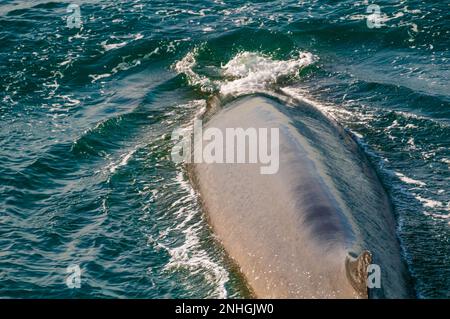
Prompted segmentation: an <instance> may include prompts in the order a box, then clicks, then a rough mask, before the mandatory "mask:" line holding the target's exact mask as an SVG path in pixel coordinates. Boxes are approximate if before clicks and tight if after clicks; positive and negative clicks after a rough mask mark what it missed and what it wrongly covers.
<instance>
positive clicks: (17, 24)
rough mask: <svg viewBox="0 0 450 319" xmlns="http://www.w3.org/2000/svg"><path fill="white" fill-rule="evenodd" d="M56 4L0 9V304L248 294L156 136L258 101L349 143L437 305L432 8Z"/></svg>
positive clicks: (440, 292)
mask: <svg viewBox="0 0 450 319" xmlns="http://www.w3.org/2000/svg"><path fill="white" fill-rule="evenodd" d="M69 4H70V3H69V2H61V1H52V2H49V1H46V0H43V1H38V0H31V1H18V0H2V1H0V43H1V47H0V123H1V124H0V297H25V298H43V297H49V298H55V297H57V298H60V297H83V298H85V297H102V298H115V297H126V298H189V297H196V298H213V297H220V298H233V297H248V296H249V291H248V289H247V288H246V285H245V284H244V282H243V280H242V278H241V276H240V275H239V274H238V272H237V271H236V268H235V266H234V265H233V263H232V262H231V261H230V260H229V258H228V257H227V256H226V254H225V252H224V251H223V249H222V248H221V246H220V244H219V243H218V242H217V240H216V239H215V237H214V236H213V234H212V233H211V230H210V229H209V227H208V224H207V222H206V218H205V216H204V212H203V211H202V209H201V206H200V201H199V199H198V196H197V194H196V193H195V191H194V190H193V189H192V187H191V185H190V183H189V180H188V178H187V175H186V172H185V170H184V168H183V167H182V166H181V165H177V164H174V163H173V162H172V161H171V159H170V150H171V147H172V143H171V140H170V137H171V133H172V131H173V130H174V129H176V128H178V127H181V126H185V125H188V124H189V123H190V122H191V121H192V120H193V118H194V117H195V116H196V114H199V112H202V110H204V108H205V107H206V104H207V100H208V98H210V97H212V96H227V97H234V96H239V95H243V94H249V93H258V92H277V93H278V94H284V95H286V96H293V97H302V98H305V99H308V100H310V101H311V102H312V103H314V104H315V105H316V106H317V107H318V108H320V109H321V110H322V111H324V112H326V113H328V114H329V115H330V116H332V117H334V118H335V119H336V120H337V121H338V122H339V123H340V124H341V125H343V126H344V127H345V128H346V129H348V130H349V131H350V132H352V133H353V134H355V136H357V137H358V140H359V143H360V145H361V147H362V148H363V149H364V150H365V151H366V153H367V154H368V156H369V158H370V160H371V162H372V163H373V165H374V167H375V168H376V169H377V172H378V173H379V175H380V177H381V179H382V181H383V184H384V186H385V187H386V189H387V191H388V193H389V195H390V197H391V198H392V202H393V204H394V208H395V214H396V216H395V217H396V220H397V223H398V227H397V234H398V237H399V239H400V242H401V245H402V249H403V254H404V258H405V260H406V262H407V264H408V267H409V270H410V272H411V275H412V278H413V283H414V287H415V290H416V294H417V296H418V297H421V298H435V297H444V298H445V297H447V298H448V297H450V239H449V238H450V236H449V235H450V198H449V189H450V187H449V177H450V173H449V165H450V151H449V146H450V128H449V126H450V90H449V88H450V85H449V78H450V64H449V59H450V53H449V47H450V19H449V18H450V14H449V8H450V7H449V6H448V3H446V2H445V1H437V0H434V1H412V0H403V1H381V0H380V1H376V4H377V5H378V6H379V7H378V8H379V9H380V13H379V14H378V13H377V12H376V11H373V10H372V8H371V7H369V4H371V3H368V2H367V1H324V0H314V1H253V2H245V1H237V0H235V1H227V0H224V1H220V0H215V1H206V0H203V1H170V0H169V1H151V0H148V1H145V0H142V1H139V0H135V1H118V0H114V1H111V0H108V1H106V0H105V1H95V0H90V1H73V4H78V5H79V9H80V11H79V12H80V20H78V19H77V17H78V16H74V15H76V13H77V10H76V6H75V9H73V8H74V6H72V7H71V8H72V9H70V10H69V11H67V9H68V7H69ZM374 12H375V13H374ZM374 15H375V16H374ZM368 16H369V18H368ZM78 22H80V24H77V23H78ZM71 265H78V266H79V267H80V269H81V287H80V288H79V289H69V288H68V286H67V285H66V277H67V275H68V274H67V273H66V271H67V267H69V266H71Z"/></svg>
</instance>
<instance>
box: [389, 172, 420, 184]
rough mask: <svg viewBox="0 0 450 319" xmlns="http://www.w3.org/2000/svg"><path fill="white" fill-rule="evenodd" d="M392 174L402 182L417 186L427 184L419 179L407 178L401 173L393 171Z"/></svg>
mask: <svg viewBox="0 0 450 319" xmlns="http://www.w3.org/2000/svg"><path fill="white" fill-rule="evenodd" d="M394 174H395V175H396V176H397V177H398V178H400V180H401V181H402V182H404V183H407V184H413V185H418V186H421V187H422V186H426V185H427V184H425V183H424V182H422V181H419V180H415V179H412V178H409V177H408V176H405V175H403V174H402V173H399V172H394Z"/></svg>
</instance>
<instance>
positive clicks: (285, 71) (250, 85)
mask: <svg viewBox="0 0 450 319" xmlns="http://www.w3.org/2000/svg"><path fill="white" fill-rule="evenodd" d="M197 54H198V49H194V50H193V51H191V52H189V53H188V54H187V55H186V56H185V57H184V58H183V59H181V60H180V61H178V62H177V63H176V64H175V65H174V69H175V71H176V72H177V73H179V74H184V75H185V76H186V77H187V80H188V83H189V84H190V85H192V86H197V87H199V88H200V89H201V90H202V91H204V92H210V93H212V92H218V93H220V94H222V95H241V94H247V93H255V92H263V91H266V90H268V89H270V87H271V86H273V85H274V84H276V83H277V82H279V81H280V80H281V79H283V78H288V77H295V76H297V75H298V72H299V71H300V70H301V69H302V68H304V67H306V66H308V65H311V64H313V63H314V62H315V61H317V60H318V58H317V57H316V56H314V55H313V54H311V53H309V52H299V54H298V57H296V58H292V59H289V60H275V59H273V58H272V57H269V56H265V55H262V54H260V53H256V52H247V51H245V52H240V53H238V54H237V55H235V56H234V57H233V58H232V59H231V60H230V61H229V62H228V63H226V64H225V65H223V66H222V67H221V68H220V70H218V73H219V74H221V75H222V79H221V80H211V79H209V78H208V77H206V76H203V75H200V74H198V73H196V72H195V71H194V67H195V66H196V64H197V61H196V56H197Z"/></svg>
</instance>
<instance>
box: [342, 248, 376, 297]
mask: <svg viewBox="0 0 450 319" xmlns="http://www.w3.org/2000/svg"><path fill="white" fill-rule="evenodd" d="M371 263H372V254H371V253H370V251H368V250H364V251H363V252H362V253H361V254H360V255H359V256H358V257H357V258H354V257H352V256H347V258H346V259H345V271H346V273H347V278H348V280H349V281H350V283H351V285H352V286H353V288H355V290H356V291H357V292H358V293H359V294H360V295H361V297H363V298H367V297H368V291H367V267H368V266H369V265H370V264H371Z"/></svg>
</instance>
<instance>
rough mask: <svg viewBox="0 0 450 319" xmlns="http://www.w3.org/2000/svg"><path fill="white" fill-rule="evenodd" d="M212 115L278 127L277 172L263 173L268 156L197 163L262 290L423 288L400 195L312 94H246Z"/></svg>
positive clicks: (204, 199)
mask: <svg viewBox="0 0 450 319" xmlns="http://www.w3.org/2000/svg"><path fill="white" fill-rule="evenodd" d="M204 122H206V123H205V124H204V130H205V129H208V128H214V129H215V130H222V131H223V132H225V131H226V129H227V128H228V129H229V128H242V129H243V130H247V129H249V128H254V129H261V128H262V129H273V128H277V129H278V136H277V140H276V141H272V142H276V144H277V145H276V146H277V149H276V151H277V152H278V166H277V171H276V172H271V173H270V174H262V173H261V166H262V163H259V162H233V163H231V162H219V161H217V162H214V161H212V162H211V161H209V162H198V163H192V164H189V173H190V178H191V181H192V183H193V184H194V186H195V189H196V190H197V192H198V194H199V197H200V199H201V203H202V207H203V209H204V211H205V213H206V214H205V215H206V218H207V220H208V223H209V224H210V226H211V228H212V230H213V232H214V233H215V235H216V237H217V238H218V240H219V241H220V244H221V245H222V246H223V248H224V249H225V251H226V253H227V254H228V256H229V257H231V260H232V261H233V263H235V264H236V265H237V267H238V269H239V272H240V273H241V274H242V276H243V277H244V279H245V282H246V283H247V285H248V287H249V289H250V290H251V292H252V296H254V297H256V298H289V299H291V298H292V299H296V298H409V297H412V296H413V294H414V292H413V291H412V288H411V279H410V275H409V272H408V269H407V265H406V263H405V261H404V258H403V255H402V250H401V247H400V243H399V239H398V238H397V236H396V227H397V226H396V219H395V216H394V211H393V208H392V204H391V201H390V198H389V196H388V195H387V192H386V190H385V189H384V187H383V185H382V183H381V181H380V178H379V177H378V175H377V172H376V170H375V169H374V168H373V165H372V164H371V162H370V161H369V159H368V158H367V156H366V153H365V152H364V150H363V149H362V147H361V146H360V145H359V144H358V143H357V140H356V137H355V136H354V135H353V134H351V133H350V132H348V131H347V130H345V129H344V128H343V127H342V126H340V125H339V124H338V123H337V122H336V121H334V120H333V119H332V118H330V117H329V116H326V115H325V114H324V113H323V112H322V111H321V110H319V109H318V108H317V107H316V106H315V105H313V104H312V103H310V102H309V101H307V100H302V99H295V100H293V99H282V98H280V97H279V96H270V95H266V94H250V95H247V96H243V97H239V98H236V99H234V100H233V101H230V102H228V103H226V104H224V105H223V106H222V107H220V108H214V111H212V112H209V113H208V114H207V115H205V116H204ZM224 134H225V133H224ZM219 145H220V144H219ZM249 145H250V143H246V144H245V145H244V146H243V147H245V148H246V151H247V153H248V152H249V151H250V150H249ZM241 146H242V145H241ZM272 146H273V145H272ZM195 147H196V148H197V150H198V146H195ZM236 147H237V146H236ZM223 148H224V150H223V151H224V152H225V151H226V150H225V146H223ZM271 150H272V151H274V150H275V148H273V147H272V148H271ZM236 151H237V150H236ZM194 152H195V150H194ZM369 279H370V280H369ZM371 284H372V285H371Z"/></svg>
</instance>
